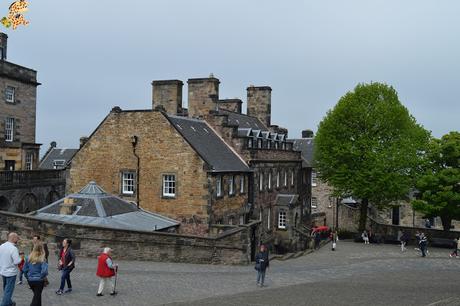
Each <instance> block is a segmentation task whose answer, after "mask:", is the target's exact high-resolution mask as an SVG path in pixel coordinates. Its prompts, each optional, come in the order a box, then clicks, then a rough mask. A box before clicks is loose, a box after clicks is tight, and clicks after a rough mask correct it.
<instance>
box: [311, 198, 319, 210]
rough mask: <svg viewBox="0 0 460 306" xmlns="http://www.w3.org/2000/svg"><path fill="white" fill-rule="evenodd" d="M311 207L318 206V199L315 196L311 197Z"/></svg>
mask: <svg viewBox="0 0 460 306" xmlns="http://www.w3.org/2000/svg"><path fill="white" fill-rule="evenodd" d="M311 208H318V199H317V198H316V197H312V198H311Z"/></svg>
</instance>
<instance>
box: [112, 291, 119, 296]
mask: <svg viewBox="0 0 460 306" xmlns="http://www.w3.org/2000/svg"><path fill="white" fill-rule="evenodd" d="M117 294H118V292H116V291H113V292H111V293H110V295H117Z"/></svg>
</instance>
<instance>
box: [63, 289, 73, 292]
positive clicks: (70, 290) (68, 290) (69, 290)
mask: <svg viewBox="0 0 460 306" xmlns="http://www.w3.org/2000/svg"><path fill="white" fill-rule="evenodd" d="M70 292H72V288H69V289H67V290H66V291H64V293H70Z"/></svg>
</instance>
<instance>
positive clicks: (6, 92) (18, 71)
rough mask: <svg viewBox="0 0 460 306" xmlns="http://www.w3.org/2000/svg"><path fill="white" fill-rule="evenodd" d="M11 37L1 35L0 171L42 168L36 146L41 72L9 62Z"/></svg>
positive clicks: (38, 146) (38, 147) (38, 145)
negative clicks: (9, 38)
mask: <svg viewBox="0 0 460 306" xmlns="http://www.w3.org/2000/svg"><path fill="white" fill-rule="evenodd" d="M7 40H8V36H7V35H6V34H4V33H0V91H1V93H0V169H1V170H34V169H37V168H38V160H39V157H38V156H39V150H40V144H37V143H35V121H36V105H37V86H38V85H40V83H38V82H37V72H36V71H35V70H32V69H30V68H26V67H23V66H20V65H17V64H13V63H10V62H8V61H7V57H6V55H7Z"/></svg>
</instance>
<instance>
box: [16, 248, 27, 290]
mask: <svg viewBox="0 0 460 306" xmlns="http://www.w3.org/2000/svg"><path fill="white" fill-rule="evenodd" d="M19 257H21V262H20V263H19V265H18V270H19V282H18V285H22V276H23V275H24V270H23V269H24V264H25V263H26V260H25V256H24V252H22V251H21V252H19Z"/></svg>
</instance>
